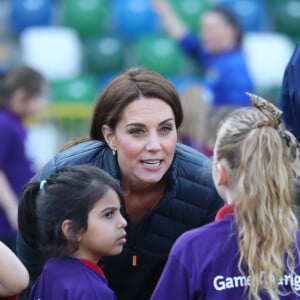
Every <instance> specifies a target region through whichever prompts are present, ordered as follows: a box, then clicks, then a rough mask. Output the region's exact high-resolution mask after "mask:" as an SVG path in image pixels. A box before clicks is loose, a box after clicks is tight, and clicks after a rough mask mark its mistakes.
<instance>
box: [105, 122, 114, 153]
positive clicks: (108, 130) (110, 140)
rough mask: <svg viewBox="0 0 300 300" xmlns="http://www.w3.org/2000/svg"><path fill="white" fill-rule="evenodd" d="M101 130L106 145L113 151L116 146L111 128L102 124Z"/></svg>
mask: <svg viewBox="0 0 300 300" xmlns="http://www.w3.org/2000/svg"><path fill="white" fill-rule="evenodd" d="M101 130H102V134H103V137H104V139H105V141H106V143H107V145H108V146H109V147H110V148H111V149H112V150H113V151H115V150H116V148H117V147H116V141H115V135H114V133H113V131H112V129H111V128H110V127H109V126H107V125H103V126H102V129H101Z"/></svg>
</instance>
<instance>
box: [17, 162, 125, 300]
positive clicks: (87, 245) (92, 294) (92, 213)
mask: <svg viewBox="0 0 300 300" xmlns="http://www.w3.org/2000/svg"><path fill="white" fill-rule="evenodd" d="M122 202H123V195H122V193H121V190H120V187H119V184H118V183H117V181H116V180H114V179H113V178H112V177H111V176H110V175H108V174H106V173H105V172H104V171H102V170H100V169H99V168H96V167H94V166H87V165H79V166H71V167H65V168H62V169H61V170H60V171H57V172H56V173H54V174H53V175H51V177H50V178H49V179H48V180H47V181H45V180H43V181H41V182H32V183H29V184H28V185H27V186H26V187H25V189H24V191H23V194H22V197H21V201H20V206H19V228H20V231H21V232H22V235H23V237H24V239H25V241H26V242H27V243H28V244H29V245H32V246H34V247H37V246H39V247H40V248H41V249H42V250H44V252H45V255H47V256H48V257H49V256H50V257H52V258H50V259H48V260H47V262H46V264H45V266H44V269H43V272H42V274H41V275H40V277H39V278H38V280H37V281H36V283H35V284H34V286H33V288H32V290H31V294H30V299H31V300H38V299H43V300H56V299H64V300H74V299H89V300H97V299H101V300H113V299H116V297H115V294H114V292H113V291H112V290H111V289H110V288H109V287H108V285H107V281H106V279H105V276H104V274H103V272H102V270H101V268H100V267H99V266H98V265H97V263H98V261H99V260H100V258H101V257H102V256H109V255H117V254H120V252H121V251H122V249H123V245H124V243H125V242H126V232H125V227H126V225H127V222H126V220H125V219H124V218H123V216H122V215H121V213H120V210H121V203H122Z"/></svg>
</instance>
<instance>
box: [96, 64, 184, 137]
mask: <svg viewBox="0 0 300 300" xmlns="http://www.w3.org/2000/svg"><path fill="white" fill-rule="evenodd" d="M139 97H144V98H151V97H154V98H159V99H161V100H162V101H164V102H166V103H167V104H168V105H170V107H171V108H172V110H173V113H174V116H175V124H176V127H177V128H178V127H179V126H180V124H181V123H182V119H183V112H182V107H181V103H180V99H179V96H178V94H177V92H176V89H175V88H174V87H173V85H172V84H171V83H170V82H169V81H168V80H167V79H165V78H164V77H162V76H161V75H159V74H158V73H156V72H153V71H151V70H148V69H145V68H130V69H128V70H127V71H125V72H123V73H121V74H120V75H118V76H117V77H116V78H114V79H113V80H112V81H111V82H110V83H109V84H108V85H107V86H106V88H105V89H104V90H103V92H102V93H101V95H100V97H99V98H98V101H97V103H96V106H95V109H94V113H93V118H92V122H91V127H90V138H91V139H93V140H100V141H103V142H105V139H104V137H103V134H102V126H103V125H107V126H109V127H110V128H111V129H112V130H114V129H115V127H116V125H117V123H118V121H119V120H120V118H121V114H122V112H123V110H124V108H125V107H126V106H127V105H128V104H129V103H131V102H132V101H134V100H136V99H138V98H139Z"/></svg>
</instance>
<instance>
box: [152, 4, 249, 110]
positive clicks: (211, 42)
mask: <svg viewBox="0 0 300 300" xmlns="http://www.w3.org/2000/svg"><path fill="white" fill-rule="evenodd" d="M152 1H153V6H154V9H155V11H156V12H157V14H158V16H159V17H160V19H161V21H162V24H163V26H164V28H165V30H166V31H167V33H168V34H169V35H170V36H171V37H172V38H174V39H175V40H176V41H177V42H178V45H179V46H180V48H181V49H182V51H183V52H184V53H185V54H187V55H189V56H190V57H192V58H194V59H195V60H196V62H197V63H199V64H200V65H201V66H202V67H203V68H204V71H205V76H204V80H203V83H204V86H205V87H206V88H208V90H209V91H210V92H211V94H212V104H213V105H214V106H223V105H229V106H247V105H250V102H249V98H248V97H247V96H246V95H245V92H247V91H248V92H251V91H252V90H253V83H252V79H251V76H250V74H249V71H248V68H247V63H246V60H245V57H244V54H243V51H242V48H241V46H242V30H241V27H240V24H239V23H238V21H237V18H236V17H235V15H233V14H232V12H230V11H229V10H227V9H225V8H223V7H212V8H210V9H209V10H207V11H206V12H205V13H204V14H203V16H202V17H201V20H200V23H201V25H200V32H199V37H197V36H196V35H194V34H193V33H191V32H190V31H189V30H188V28H187V27H186V26H185V24H183V22H181V20H180V18H178V17H177V16H176V14H175V12H174V11H173V9H172V7H171V5H170V4H169V3H168V1H167V0H152Z"/></svg>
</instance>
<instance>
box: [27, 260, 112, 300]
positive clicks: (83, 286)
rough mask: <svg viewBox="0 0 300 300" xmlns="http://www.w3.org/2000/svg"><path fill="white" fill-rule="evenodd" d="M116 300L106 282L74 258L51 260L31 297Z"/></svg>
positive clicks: (38, 299)
mask: <svg viewBox="0 0 300 300" xmlns="http://www.w3.org/2000/svg"><path fill="white" fill-rule="evenodd" d="M58 299H59V300H75V299H78V300H80V299H82V300H83V299H88V300H116V296H115V294H114V292H113V291H112V290H111V289H110V288H109V287H108V285H107V281H106V279H105V278H104V277H103V276H102V275H100V274H99V273H98V272H96V271H95V269H92V268H91V267H89V266H87V265H86V264H84V263H82V262H81V261H80V260H79V259H76V258H72V257H64V258H51V259H49V260H48V261H47V262H46V264H45V266H44V269H43V272H42V274H41V275H40V277H39V278H38V279H37V281H36V283H35V284H34V286H33V287H32V290H31V293H30V300H58Z"/></svg>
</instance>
